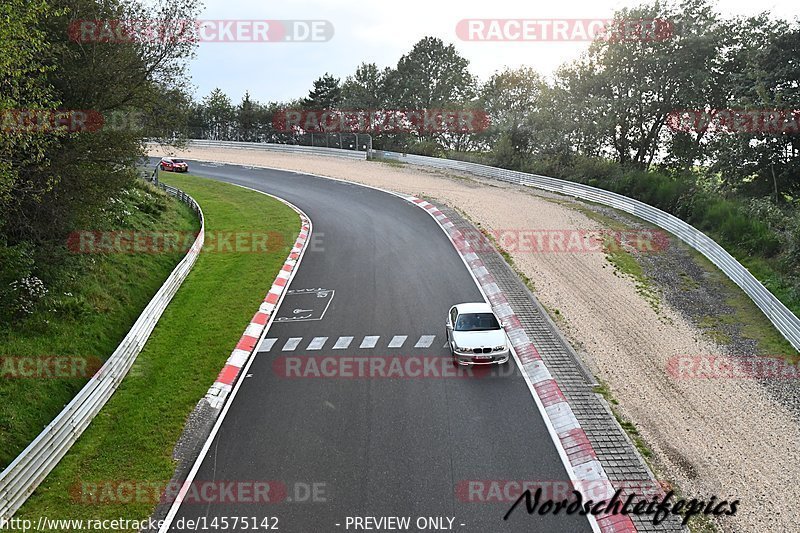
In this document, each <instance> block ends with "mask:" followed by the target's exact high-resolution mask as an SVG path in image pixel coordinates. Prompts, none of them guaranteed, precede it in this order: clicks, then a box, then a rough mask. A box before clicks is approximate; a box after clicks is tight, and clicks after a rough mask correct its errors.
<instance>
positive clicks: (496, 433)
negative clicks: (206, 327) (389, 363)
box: [150, 159, 591, 532]
mask: <svg viewBox="0 0 800 533" xmlns="http://www.w3.org/2000/svg"><path fill="white" fill-rule="evenodd" d="M150 163H151V168H152V167H153V166H155V163H156V160H154V159H151V161H150ZM189 164H190V169H191V174H195V175H198V176H204V177H209V178H213V179H217V180H220V181H225V182H230V183H235V184H239V185H245V186H248V187H251V188H254V189H257V190H261V191H264V192H268V193H270V194H273V195H276V196H279V197H281V198H284V199H285V200H287V201H289V202H291V203H293V204H294V205H296V206H298V207H299V208H300V209H302V210H303V211H304V212H305V213H306V214H307V215H308V216H309V217H310V218H311V220H312V222H313V225H314V228H313V230H314V240H313V245H312V246H311V247H310V249H309V250H308V251H307V252H306V255H305V257H304V259H303V261H302V263H301V266H300V267H299V269H298V271H297V274H296V276H295V278H294V280H293V281H292V284H291V286H290V287H289V289H291V290H298V289H326V290H329V291H334V292H333V293H332V294H333V298H332V299H331V300H330V302H326V303H325V305H327V309H326V310H325V314H324V317H323V318H322V319H321V320H313V321H296V322H294V321H293V322H285V323H277V322H276V323H275V324H273V325H272V327H271V329H270V331H269V332H268V334H267V338H275V339H277V340H276V341H275V344H274V346H273V347H272V348H271V349H270V350H269V351H268V352H266V351H265V352H260V353H259V354H258V355H256V356H255V360H254V362H253V364H252V366H251V367H250V369H249V371H248V373H247V376H246V377H242V378H241V379H244V380H245V381H244V383H243V384H242V386H241V389H240V390H239V392H238V394H237V395H236V397H235V398H234V399H233V403H232V404H231V406H230V410H229V412H228V413H227V416H226V418H225V420H224V421H223V423H222V426H221V428H220V431H219V433H218V434H217V436H216V438H215V440H214V442H213V444H212V446H211V448H210V450H209V453H208V454H207V455H206V457H205V459H204V462H203V464H202V466H201V467H200V470H199V472H198V475H197V476H196V478H195V484H202V483H204V482H205V481H209V480H216V481H273V482H275V483H274V485H273V487H285V490H286V498H285V499H284V498H278V499H281V500H282V501H280V502H275V503H270V504H254V503H247V502H239V503H225V504H219V503H214V504H207V503H203V504H200V503H185V504H183V505H182V506H181V508H180V510H179V512H178V515H177V517H176V521H175V522H173V527H172V529H171V530H172V531H187V530H189V529H188V528H180V527H178V524H179V523H180V522H181V520H180V519H181V518H183V519H184V521H183V523H184V524H185V520H186V519H197V518H198V517H206V520H207V521H208V523H209V524H210V523H211V520H212V519H213V517H259V521H260V519H261V518H263V517H267V516H270V517H277V519H278V527H279V530H281V531H286V532H327V531H347V530H350V531H353V530H355V529H354V528H353V527H352V526H351V527H350V528H349V529H348V528H347V527H346V523H347V522H346V519H347V517H356V516H361V517H365V516H373V517H381V516H408V517H411V525H412V526H411V527H410V529H409V530H410V531H419V530H427V531H431V530H434V529H433V528H427V529H417V528H416V526H415V521H416V520H417V518H419V517H450V518H454V522H453V530H454V531H463V532H501V531H548V532H549V531H564V532H578V531H590V530H591V529H590V527H589V523H588V521H587V519H586V518H584V517H580V516H565V515H564V513H563V512H562V513H561V514H560V515H558V516H553V515H551V514H548V515H546V516H540V515H538V514H533V515H528V514H527V513H526V512H525V511H524V509H523V507H524V505H523V506H521V507H520V508H518V509H517V510H516V511H515V513H513V515H512V516H511V517H510V518H509V520H508V521H504V520H503V515H504V514H505V513H506V511H507V510H508V509H509V508H510V506H511V502H508V501H503V502H499V503H497V502H493V503H482V502H465V501H463V498H462V497H460V496H459V494H457V487H463V485H464V482H465V481H467V480H530V481H539V482H548V481H555V482H566V481H567V480H568V476H567V473H566V471H565V468H564V466H563V464H562V462H561V460H560V459H559V457H558V454H557V451H556V448H555V446H554V444H553V442H552V440H551V438H550V434H549V433H548V431H547V428H546V427H545V424H544V422H543V420H542V417H541V414H540V413H539V411H538V409H537V408H536V405H535V403H534V401H533V399H532V398H531V395H530V392H529V390H528V388H527V386H526V384H525V382H524V380H523V379H522V377H521V376H520V374H519V372H509V371H508V370H507V369H506V370H505V371H500V370H498V369H494V370H492V371H491V372H489V373H488V374H485V373H482V374H480V375H477V376H472V377H470V376H466V377H464V376H462V377H457V378H417V379H408V378H399V379H398V378H371V379H349V378H315V379H309V378H295V379H287V378H286V377H284V376H282V375H280V371H279V370H277V369H279V368H281V363H280V362H279V361H281V358H283V357H286V356H292V357H293V356H300V357H304V356H308V355H313V356H315V357H316V356H326V355H338V356H366V357H380V356H391V355H397V356H401V357H420V358H423V357H424V358H444V360H446V361H447V362H448V363H449V351H448V349H447V348H446V347H445V334H444V323H445V318H446V313H447V311H448V309H449V308H450V306H452V305H454V304H456V303H460V302H465V301H481V300H482V299H481V295H480V293H479V291H478V289H477V288H476V286H475V284H474V282H473V280H472V277H471V276H470V274H469V272H468V270H467V269H466V267H465V266H464V264H463V263H462V261H461V259H460V258H459V256H458V254H457V253H456V251H455V250H454V249H453V247H452V245H451V244H450V242H449V240H448V239H447V237H446V236H445V234H444V233H443V232H442V231H441V229H440V228H439V227H438V225H437V224H436V223H435V221H434V220H433V219H432V218H430V216H429V215H427V214H426V213H425V212H424V211H423V210H421V209H419V208H417V207H414V206H412V205H410V204H409V203H408V202H405V201H404V200H402V199H400V198H397V197H394V196H392V195H389V194H386V193H383V192H380V191H375V190H372V189H368V188H365V187H361V186H357V185H353V184H348V183H343V182H335V181H331V180H326V179H322V178H316V177H313V176H307V175H303V174H298V173H293V172H284V171H272V170H264V169H250V168H247V167H239V166H233V165H217V164H214V165H207V164H203V163H199V162H194V161H189ZM267 277H270V274H267V273H265V280H264V284H263V286H262V287H257V288H254V290H257V291H259V292H261V291H264V292H265V291H266V289H267V288H268V287H269V285H270V284H271V282H272V279H271V278H270V279H266V278H267ZM295 302H296V303H298V305H299V307H300V308H302V309H305V308H306V307H308V306H307V305H300V304H307V303H308V299H305V300H302V301H301V300H296V301H295ZM328 303H329V305H328ZM291 304H292V301H291V300H290V299H288V298H287V300H286V301H285V303H284V306H283V307H282V308H281V311H280V315H279V316H287V317H289V316H293V313H292V312H291V311H292V309H290V307H293V305H291ZM310 305H311V306H313V305H314V304H313V303H312V304H310ZM254 312H255V309H254ZM295 316H296V314H295ZM315 316H316V315H315ZM243 327H244V325H243ZM368 335H371V336H380V339H379V341H378V343H377V345H376V347H375V348H373V349H366V348H365V349H361V348H359V346H360V342H361V340H362V338H363V337H364V336H368ZM396 335H406V336H408V338H407V339H406V341H405V344H404V346H403V347H402V348H388V347H387V344H388V343H389V341H390V340H391V339H392V338H393V337H394V336H396ZM422 335H436V337H435V339H434V342H433V344H432V345H431V346H430V347H429V348H414V344H415V343H416V342H417V340H418V339H419V338H420V336H422ZM340 336H353V337H354V339H353V341H352V344H351V345H350V347H349V348H348V349H345V350H334V349H332V347H333V345H334V343H335V342H336V341H337V339H338V338H339V337H340ZM292 337H302V339H303V340H302V341H301V342H300V344H299V346H298V347H297V348H296V350H294V351H293V352H283V351H282V348H283V346H284V345H285V343H286V341H287V340H288V339H289V338H292ZM314 337H328V339H327V341H326V342H325V344H324V345H323V347H322V349H320V350H318V351H308V350H307V345H308V344H309V342H310V341H311V340H312V338H314ZM283 361H284V362H285V359H284V360H283ZM511 365H515V363H513V361H512V363H511ZM511 368H512V369H514V370H515V367H511ZM314 484H316V486H317V487H318V489H317V490H318V498H316V499H317V500H318V501H308V500H313V499H314V498H313V497H312V498H307V490H306V488H307V487H312V486H314ZM198 486H199V485H198ZM274 490H276V491H277V492H281V491H282V489H277V488H276V489H274ZM323 499H324V501H321V500H323ZM337 524H339V525H338V526H337ZM446 524H447V521H445V525H446ZM462 524H463V525H462ZM195 529H197V528H195ZM237 529H238V530H242V528H241V527H240V528H237ZM210 530H212V531H213V530H214V529H210ZM372 530H373V531H389V530H390V529H388V528H380V529H372Z"/></svg>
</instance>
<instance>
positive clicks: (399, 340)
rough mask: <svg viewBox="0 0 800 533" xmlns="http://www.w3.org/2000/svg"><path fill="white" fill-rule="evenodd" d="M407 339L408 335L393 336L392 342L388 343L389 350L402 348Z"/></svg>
mask: <svg viewBox="0 0 800 533" xmlns="http://www.w3.org/2000/svg"><path fill="white" fill-rule="evenodd" d="M407 338H408V335H395V336H394V338H393V339H392V342H390V343H389V348H402V347H403V344H405V342H406V339H407Z"/></svg>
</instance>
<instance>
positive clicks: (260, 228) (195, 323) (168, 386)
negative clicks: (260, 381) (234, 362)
mask: <svg viewBox="0 0 800 533" xmlns="http://www.w3.org/2000/svg"><path fill="white" fill-rule="evenodd" d="M164 181H165V182H167V183H169V184H170V185H174V186H176V187H179V188H181V189H183V190H184V191H186V192H187V193H189V194H190V195H192V196H193V197H194V198H195V199H196V200H197V201H198V202H199V203H200V205H201V207H202V208H203V211H204V213H205V216H206V233H207V235H208V234H212V233H214V232H245V233H247V234H251V233H252V232H277V234H280V235H281V236H286V238H285V239H283V243H281V246H280V247H278V248H279V249H276V250H272V251H270V252H268V253H240V252H236V253H234V252H227V253H218V252H204V253H202V254H201V255H200V257H199V258H198V261H197V263H196V264H195V267H194V269H193V270H192V272H191V273H190V274H189V277H188V278H187V279H186V281H185V282H184V284H183V286H182V287H181V288H180V290H179V291H178V293H177V294H176V295H175V298H174V299H173V301H172V303H171V304H170V305H169V307H168V308H167V310H166V311H165V313H164V315H163V316H162V318H161V320H160V321H159V323H158V325H157V326H156V329H155V330H154V331H153V334H152V335H151V337H150V340H149V341H148V343H147V345H146V346H145V348H144V350H143V351H142V353H141V354H140V355H139V358H138V359H137V361H136V363H135V364H134V366H133V368H132V369H131V372H130V374H129V375H128V376H127V377H126V378H125V380H124V381H123V382H122V384H121V386H120V388H119V390H118V391H117V392H116V393H115V394H114V396H113V397H112V398H111V400H110V401H109V403H108V404H107V405H106V406H105V407H104V408H103V410H102V411H101V412H100V414H99V415H98V417H97V418H96V419H95V420H94V422H93V423H92V425H91V426H90V427H89V428H88V429H87V431H86V432H85V433H84V435H83V436H82V437H81V439H80V440H79V441H78V442H77V443H76V445H75V446H74V447H73V448H72V450H71V451H70V453H69V454H68V455H67V456H66V457H65V458H64V459H63V460H62V461H61V463H60V464H59V465H58V467H56V469H55V470H54V471H53V472H52V473H51V474H50V476H49V477H48V478H47V479H46V480H45V482H44V483H43V484H42V485H41V486H40V487H39V489H38V490H37V491H36V492H35V493H34V495H33V496H32V497H31V498H30V500H29V501H28V502H27V503H26V504H25V506H23V508H22V509H21V510H20V512H19V513H18V516H19V517H21V518H30V519H33V520H36V519H38V517H39V516H48V517H51V518H84V519H86V518H91V519H116V518H123V519H129V520H141V519H145V518H147V517H148V516H150V514H151V512H152V510H153V509H154V508H155V505H156V503H157V502H156V501H153V500H152V498H148V497H144V498H134V500H135V501H133V502H130V503H124V502H121V501H120V498H119V497H118V496H117V495H114V494H105V493H103V492H100V493H99V494H98V493H95V494H90V493H88V492H82V488H83V487H85V486H87V485H93V484H97V485H98V486H100V487H104V486H112V485H111V484H114V485H116V484H118V483H120V482H126V481H135V482H137V483H142V484H145V483H153V484H155V485H159V484H160V485H161V486H163V484H165V483H166V482H167V481H168V480H169V479H170V477H171V476H172V474H173V470H174V467H175V462H174V461H173V459H172V450H173V448H174V446H175V443H176V442H177V440H178V438H179V436H180V434H181V432H182V430H183V426H184V423H185V422H186V419H187V417H188V415H189V413H190V412H191V411H192V409H193V408H194V407H195V405H196V404H197V402H198V400H199V399H200V398H202V397H203V395H204V394H205V392H206V391H207V390H208V388H209V386H211V384H212V383H213V382H214V379H215V378H216V376H217V374H218V373H219V371H220V370H221V368H222V366H223V365H224V363H225V360H226V359H227V357H228V355H229V354H230V351H231V350H232V349H233V347H234V346H235V345H236V343H237V341H238V340H239V337H240V335H241V333H242V331H243V330H244V328H245V327H246V326H247V324H248V323H249V321H250V318H251V317H252V316H253V314H254V313H255V312H256V310H257V309H258V306H259V304H260V303H261V301H262V300H263V299H264V295H265V294H266V293H267V291H268V290H269V287H270V286H271V283H272V280H273V279H274V277H275V275H276V274H277V273H278V270H279V269H280V267H281V266H282V264H283V261H284V260H285V259H286V256H287V255H288V253H289V250H290V248H291V245H292V244H293V243H294V240H295V237H296V236H297V233H298V231H299V229H300V221H299V217H298V216H297V214H296V213H295V212H294V211H292V210H291V209H290V208H289V207H287V206H285V205H284V204H282V203H280V202H278V201H277V200H274V199H272V198H269V197H267V196H265V195H261V194H258V193H256V192H253V191H249V190H246V189H242V188H239V187H236V186H233V185H229V184H225V183H221V182H216V181H213V180H207V179H202V178H198V177H194V176H169V177H168V178H167V179H165V180H164ZM156 498H157V496H156ZM97 499H99V500H100V501H97ZM103 500H105V501H103ZM140 500H141V501H140ZM63 531H71V530H69V529H65V530H63Z"/></svg>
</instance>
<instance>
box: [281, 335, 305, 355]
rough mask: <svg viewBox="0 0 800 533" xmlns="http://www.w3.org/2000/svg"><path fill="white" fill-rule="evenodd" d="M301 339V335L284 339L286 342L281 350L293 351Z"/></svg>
mask: <svg viewBox="0 0 800 533" xmlns="http://www.w3.org/2000/svg"><path fill="white" fill-rule="evenodd" d="M302 340H303V337H292V338H291V339H289V340H288V341H286V344H284V345H283V350H282V351H284V352H291V351H294V349H295V348H297V345H298V344H300V341H302Z"/></svg>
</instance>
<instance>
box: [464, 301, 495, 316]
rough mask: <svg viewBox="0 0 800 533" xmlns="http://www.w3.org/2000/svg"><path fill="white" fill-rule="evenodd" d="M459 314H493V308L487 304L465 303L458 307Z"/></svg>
mask: <svg viewBox="0 0 800 533" xmlns="http://www.w3.org/2000/svg"><path fill="white" fill-rule="evenodd" d="M456 308H457V309H458V314H459V315H460V314H461V313H491V312H492V306H491V305H489V304H487V303H485V302H474V303H463V304H458V305H456Z"/></svg>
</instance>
